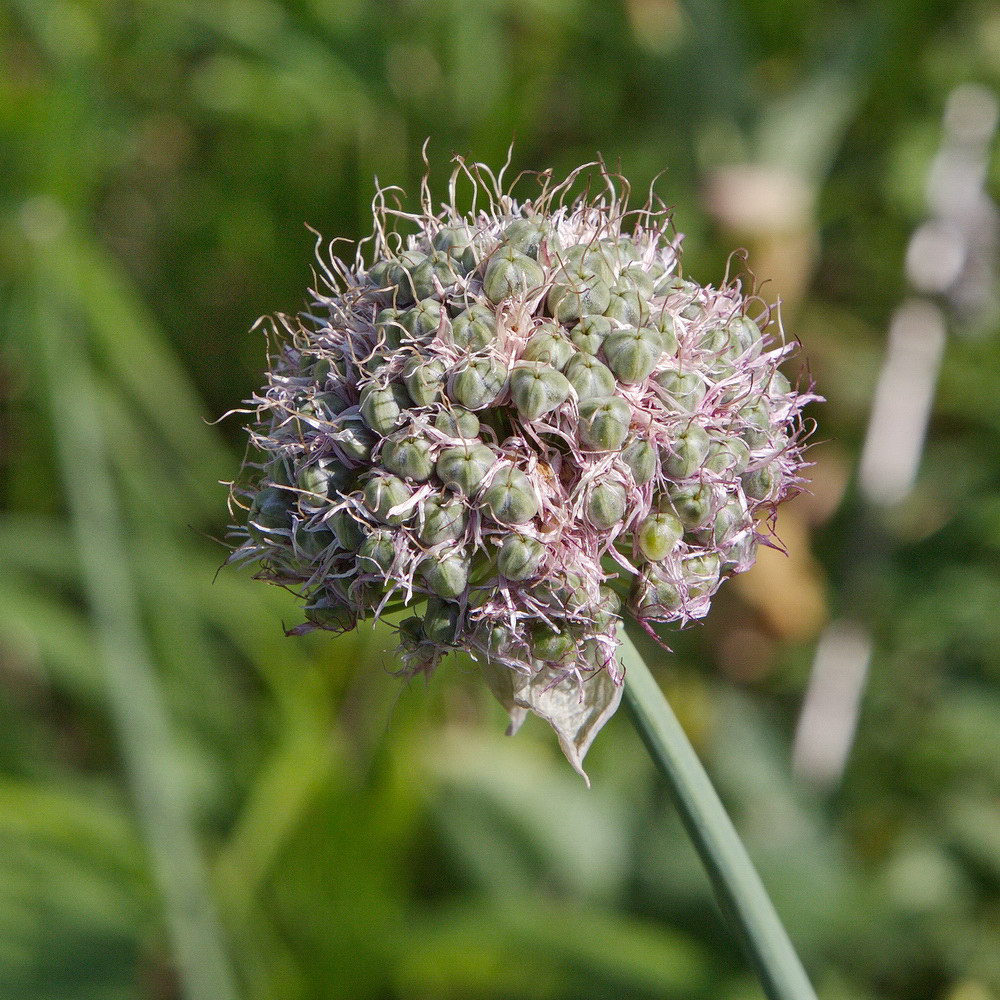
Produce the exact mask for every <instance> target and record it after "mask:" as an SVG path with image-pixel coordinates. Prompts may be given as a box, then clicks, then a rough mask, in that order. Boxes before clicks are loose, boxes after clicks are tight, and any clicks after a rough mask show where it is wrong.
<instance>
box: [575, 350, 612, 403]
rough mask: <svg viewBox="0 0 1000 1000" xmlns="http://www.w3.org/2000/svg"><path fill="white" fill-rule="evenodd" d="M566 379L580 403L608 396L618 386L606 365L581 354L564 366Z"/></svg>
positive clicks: (588, 355) (590, 356)
mask: <svg viewBox="0 0 1000 1000" xmlns="http://www.w3.org/2000/svg"><path fill="white" fill-rule="evenodd" d="M566 378H567V379H569V384H570V385H571V386H573V388H574V389H575V390H576V395H577V398H578V399H579V400H580V402H581V403H582V402H583V401H584V400H587V399H603V398H605V397H607V396H610V395H612V394H613V393H614V391H615V389H616V388H617V385H618V384H617V383H616V382H615V377H614V375H612V374H611V369H610V368H608V366H607V365H606V364H604V363H603V362H600V361H598V360H597V358H595V357H594V356H593V355H592V354H584V353H583V352H580V353H579V354H576V355H575V356H574V357H573V358H572V360H571V361H570V363H569V364H568V365H567V366H566Z"/></svg>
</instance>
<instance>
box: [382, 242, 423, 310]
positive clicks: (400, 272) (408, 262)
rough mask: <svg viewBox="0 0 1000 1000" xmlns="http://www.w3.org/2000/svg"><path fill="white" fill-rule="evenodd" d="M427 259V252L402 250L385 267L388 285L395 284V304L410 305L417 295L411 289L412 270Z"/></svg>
mask: <svg viewBox="0 0 1000 1000" xmlns="http://www.w3.org/2000/svg"><path fill="white" fill-rule="evenodd" d="M426 259H427V254H425V253H421V252H420V251H419V250H404V251H403V252H402V253H401V254H400V255H399V256H398V257H397V258H396V259H395V260H394V261H392V262H390V264H389V266H388V267H387V268H386V277H387V278H388V279H389V283H390V285H394V286H395V290H394V292H393V298H394V299H395V303H394V304H395V305H397V306H408V305H412V304H413V303H414V302H415V301H416V298H417V296H416V295H415V293H414V290H413V272H414V271H415V270H416V269H417V268H418V267H419V266H420V265H421V264H422V263H423V262H424V261H425V260H426Z"/></svg>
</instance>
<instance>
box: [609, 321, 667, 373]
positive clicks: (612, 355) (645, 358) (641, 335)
mask: <svg viewBox="0 0 1000 1000" xmlns="http://www.w3.org/2000/svg"><path fill="white" fill-rule="evenodd" d="M662 354H663V343H662V342H661V340H660V335H659V334H658V333H657V332H656V331H655V330H654V329H652V327H648V326H643V327H634V326H628V327H625V329H623V330H616V331H615V332H614V333H612V334H611V335H610V336H609V337H608V339H607V340H605V341H604V356H605V357H606V358H607V359H608V366H609V367H610V368H611V370H612V371H613V372H614V373H615V375H616V376H617V377H618V378H619V379H621V381H622V382H627V383H630V384H633V383H636V382H641V381H642V380H643V379H645V378H648V377H649V375H650V374H651V373H652V371H653V369H654V368H655V367H656V362H657V361H659V360H660V356H661V355H662Z"/></svg>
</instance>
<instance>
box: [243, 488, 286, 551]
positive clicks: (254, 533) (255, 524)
mask: <svg viewBox="0 0 1000 1000" xmlns="http://www.w3.org/2000/svg"><path fill="white" fill-rule="evenodd" d="M293 500H294V498H293V496H292V494H291V493H289V492H288V491H287V490H279V489H276V488H275V487H273V486H268V487H265V488H264V489H262V490H261V491H260V492H259V493H258V494H257V495H256V496H255V497H254V498H253V503H252V504H251V505H250V513H249V514H248V515H247V531H248V533H249V534H250V537H251V538H252V539H253V540H254V541H255V542H265V541H272V542H273V541H275V540H276V539H277V538H278V535H279V532H282V531H288V530H289V529H290V528H291V526H292V513H291V505H292V503H293Z"/></svg>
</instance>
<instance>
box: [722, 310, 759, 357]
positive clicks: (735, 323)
mask: <svg viewBox="0 0 1000 1000" xmlns="http://www.w3.org/2000/svg"><path fill="white" fill-rule="evenodd" d="M729 329H730V331H731V332H732V335H733V339H734V340H735V341H736V344H737V345H738V347H739V351H740V353H741V354H743V353H745V352H747V351H750V350H752V349H753V348H755V347H756V346H757V345H759V344H760V341H761V335H760V327H759V326H757V324H756V323H755V322H754V321H753V320H752V319H750V317H749V316H735V317H734V318H733V319H731V320H730V321H729Z"/></svg>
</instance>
